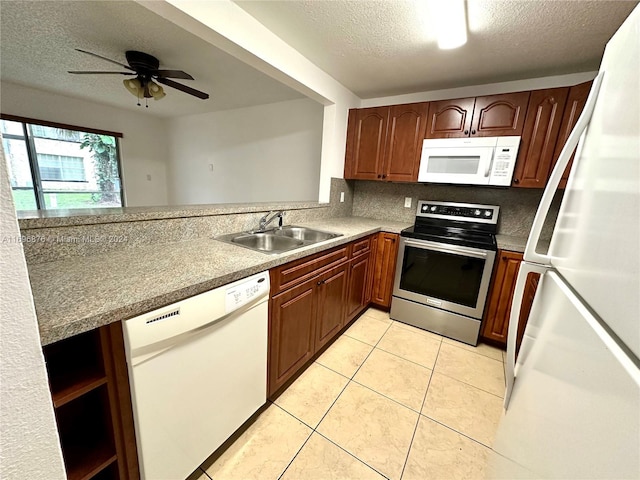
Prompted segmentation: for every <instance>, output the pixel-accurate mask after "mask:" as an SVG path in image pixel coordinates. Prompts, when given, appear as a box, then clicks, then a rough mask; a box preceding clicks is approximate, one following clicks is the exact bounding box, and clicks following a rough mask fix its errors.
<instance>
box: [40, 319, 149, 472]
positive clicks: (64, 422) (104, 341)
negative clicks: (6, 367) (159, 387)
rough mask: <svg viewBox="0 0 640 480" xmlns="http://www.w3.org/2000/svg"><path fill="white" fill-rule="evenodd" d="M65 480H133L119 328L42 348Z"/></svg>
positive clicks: (134, 455)
mask: <svg viewBox="0 0 640 480" xmlns="http://www.w3.org/2000/svg"><path fill="white" fill-rule="evenodd" d="M43 353H44V356H45V361H46V365H47V372H48V375H49V385H50V387H51V396H52V400H53V405H54V407H55V416H56V423H57V425H58V433H59V436H60V444H61V447H62V456H63V457H64V463H65V468H66V472H67V478H68V479H69V480H89V479H91V480H139V478H140V472H139V469H138V461H137V453H136V441H135V433H134V427H133V412H132V409H131V399H130V393H129V381H128V375H127V366H126V359H125V353H124V339H123V337H122V327H121V325H120V324H119V323H117V324H111V325H107V326H104V327H101V328H99V329H96V330H92V331H89V332H86V333H82V334H79V335H76V336H73V337H70V338H67V339H65V340H61V341H59V342H56V343H53V344H51V345H47V346H45V347H44V348H43Z"/></svg>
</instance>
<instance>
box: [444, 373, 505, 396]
mask: <svg viewBox="0 0 640 480" xmlns="http://www.w3.org/2000/svg"><path fill="white" fill-rule="evenodd" d="M433 371H434V372H435V368H434V370H433ZM437 373H438V375H442V376H443V377H447V378H450V379H452V380H455V381H456V382H460V383H462V384H464V385H466V386H468V387H473V388H475V389H477V390H480V391H481V392H484V393H488V394H489V395H493V396H494V397H498V398H499V399H501V400H504V396H502V397H501V396H500V395H498V394H497V393H493V392H490V391H489V390H485V389H484V388H480V387H478V386H476V385H472V384H470V383H467V382H465V381H463V380H460V379H459V378H456V377H452V376H451V375H447V374H446V373H441V372H437ZM505 388H506V385H505Z"/></svg>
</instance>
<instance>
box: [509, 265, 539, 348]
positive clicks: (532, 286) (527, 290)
mask: <svg viewBox="0 0 640 480" xmlns="http://www.w3.org/2000/svg"><path fill="white" fill-rule="evenodd" d="M539 280H540V274H539V273H530V274H529V275H527V283H526V285H525V286H524V294H523V296H522V308H521V309H520V318H519V319H518V334H517V336H516V356H517V355H518V352H519V351H520V344H521V343H522V337H524V329H525V328H526V326H527V321H528V320H529V314H530V313H531V307H532V306H533V299H534V297H535V296H536V290H537V289H538V282H539ZM514 287H515V286H514Z"/></svg>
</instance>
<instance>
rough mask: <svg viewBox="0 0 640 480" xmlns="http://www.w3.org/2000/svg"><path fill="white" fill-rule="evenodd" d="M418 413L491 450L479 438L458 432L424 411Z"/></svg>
mask: <svg viewBox="0 0 640 480" xmlns="http://www.w3.org/2000/svg"><path fill="white" fill-rule="evenodd" d="M420 415H421V416H423V417H425V418H428V419H429V420H431V421H432V422H435V423H437V424H438V425H442V426H443V427H445V428H446V429H448V430H451V431H452V432H456V433H457V434H458V435H462V436H463V437H465V438H468V439H469V440H472V441H474V442H475V443H477V444H479V445H482V446H483V447H486V448H488V449H489V450H493V447H491V446H489V445H487V444H486V443H482V442H481V441H480V440H476V439H475V438H473V437H470V436H469V435H467V434H466V433H463V432H460V431H458V430H456V429H455V428H453V427H450V426H449V425H447V424H446V423H442V422H441V421H439V420H436V419H435V418H431V417H430V416H429V415H425V414H424V413H421V414H420Z"/></svg>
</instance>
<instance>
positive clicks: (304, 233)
mask: <svg viewBox="0 0 640 480" xmlns="http://www.w3.org/2000/svg"><path fill="white" fill-rule="evenodd" d="M341 236H342V234H341V233H331V232H323V231H321V230H314V229H313V228H307V227H296V226H293V225H290V226H286V227H282V228H273V229H271V230H265V231H264V232H242V233H231V234H229V235H222V236H221V237H216V240H220V241H222V242H227V243H232V244H234V245H239V246H241V247H245V248H250V249H251V250H256V251H258V252H262V253H271V254H276V253H283V252H287V251H289V250H293V249H295V248H300V247H305V246H307V245H313V244H314V243H318V242H324V241H325V240H330V239H332V238H336V237H341Z"/></svg>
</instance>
